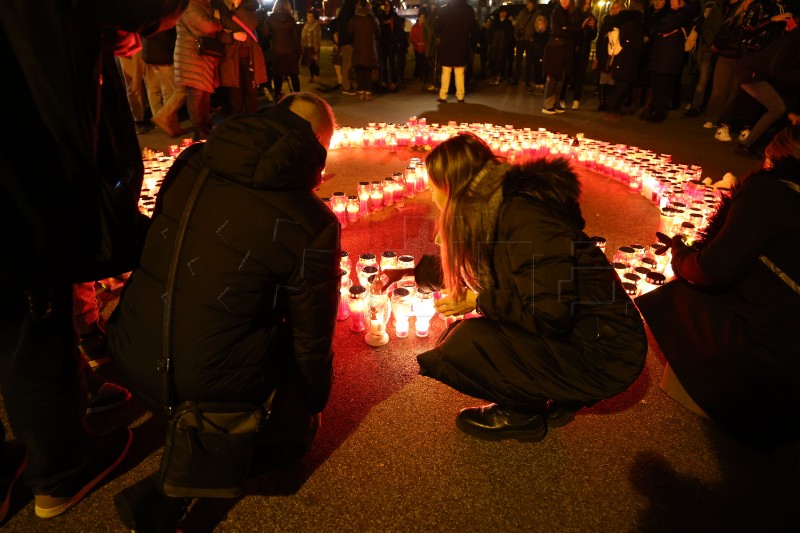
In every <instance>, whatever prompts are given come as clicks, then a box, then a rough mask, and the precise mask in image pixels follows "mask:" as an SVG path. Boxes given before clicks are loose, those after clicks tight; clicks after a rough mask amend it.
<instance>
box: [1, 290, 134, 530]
mask: <svg viewBox="0 0 800 533" xmlns="http://www.w3.org/2000/svg"><path fill="white" fill-rule="evenodd" d="M4 294H5V297H4V298H3V304H2V310H1V311H0V312H1V313H2V315H3V316H2V318H3V320H1V321H0V389H1V390H2V391H3V398H4V402H5V408H6V412H7V414H8V419H9V422H10V424H11V428H12V430H13V432H14V435H15V436H16V438H17V439H18V441H19V442H20V443H21V444H22V445H24V446H25V447H26V448H27V450H28V454H29V462H28V467H27V469H26V471H25V481H26V483H27V485H28V486H29V487H30V488H31V490H32V491H33V493H34V495H35V496H36V498H35V500H36V506H35V507H36V514H37V516H39V517H42V518H50V517H52V516H56V515H58V514H61V513H63V512H64V511H66V510H67V509H69V508H70V507H72V506H73V505H75V504H76V503H78V502H79V501H80V500H81V499H82V498H83V496H84V495H85V494H87V493H88V491H89V490H91V488H92V487H94V486H95V485H97V484H98V483H99V482H100V481H102V479H103V478H104V477H105V476H106V475H107V474H108V473H110V471H111V470H112V469H113V468H114V467H116V465H118V464H119V462H121V461H122V459H123V458H124V457H125V455H126V454H127V450H128V448H129V446H130V437H131V433H130V431H129V430H128V429H127V428H124V429H123V430H122V431H119V432H115V433H114V434H113V435H112V434H109V435H108V436H107V437H108V438H106V437H103V439H102V440H103V442H104V443H105V444H106V445H107V446H106V447H105V448H97V447H96V444H97V443H99V442H100V440H101V439H98V438H95V437H92V436H91V435H89V434H88V433H87V432H86V430H85V429H84V426H83V417H84V413H85V409H86V401H87V396H86V390H85V389H84V386H83V375H82V370H81V367H80V364H79V355H78V351H77V348H76V338H75V330H74V328H73V324H72V284H71V283H67V282H55V283H53V282H46V283H44V282H43V283H33V284H30V285H28V286H27V287H20V286H17V287H8V288H4ZM112 441H113V442H112Z"/></svg>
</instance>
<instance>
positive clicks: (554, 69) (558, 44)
mask: <svg viewBox="0 0 800 533" xmlns="http://www.w3.org/2000/svg"><path fill="white" fill-rule="evenodd" d="M580 31H581V27H580V24H579V22H578V18H577V16H576V15H574V14H571V13H570V12H569V11H567V10H566V9H564V8H563V7H561V5H560V4H559V5H557V6H556V7H555V8H554V9H553V12H552V14H551V15H550V40H548V41H547V46H546V47H545V49H544V60H543V63H542V69H543V73H544V75H545V76H553V77H556V78H559V79H560V78H561V77H563V76H564V75H565V74H571V73H572V64H573V60H574V55H575V54H574V51H575V38H576V36H578V35H579V34H580Z"/></svg>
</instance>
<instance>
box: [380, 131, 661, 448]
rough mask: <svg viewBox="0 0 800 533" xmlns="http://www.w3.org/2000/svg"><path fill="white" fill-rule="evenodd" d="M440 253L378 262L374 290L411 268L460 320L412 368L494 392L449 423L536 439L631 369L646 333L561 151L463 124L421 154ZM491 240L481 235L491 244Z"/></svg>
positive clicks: (489, 434) (612, 389)
mask: <svg viewBox="0 0 800 533" xmlns="http://www.w3.org/2000/svg"><path fill="white" fill-rule="evenodd" d="M425 162H426V166H427V168H428V176H429V183H430V185H431V193H432V199H433V202H434V203H435V204H436V206H437V207H438V208H439V210H440V214H439V219H438V222H437V229H438V230H439V231H438V235H439V240H440V241H441V243H440V249H441V255H440V256H439V257H436V256H430V255H428V256H423V257H422V259H421V260H420V261H419V263H418V264H417V266H416V268H414V269H407V270H406V269H398V270H385V271H383V272H382V273H381V274H380V276H378V278H377V279H376V283H377V285H373V288H374V290H383V289H385V288H387V287H389V286H390V285H391V284H392V283H394V282H396V281H399V280H400V279H401V278H402V277H403V275H406V274H413V275H414V277H415V280H416V282H417V284H418V286H419V287H421V288H424V289H426V290H439V291H441V293H442V297H441V298H439V299H437V300H436V301H435V306H436V310H437V311H438V312H440V313H442V314H443V315H444V316H445V317H458V316H463V315H466V314H468V313H471V312H473V311H475V312H477V313H478V314H479V316H478V317H475V318H469V319H462V320H456V321H455V322H454V323H453V324H451V325H450V326H449V327H448V328H447V329H446V330H445V331H444V333H442V335H441V336H440V337H439V339H438V340H437V342H436V346H435V347H434V348H433V349H431V350H428V351H425V352H423V353H421V354H419V355H417V362H418V363H419V367H420V375H422V376H426V377H429V378H431V379H435V380H438V381H440V382H442V383H444V384H446V385H448V386H450V387H453V388H454V389H456V390H457V391H459V392H461V393H463V394H468V395H470V396H474V397H476V398H480V399H482V400H485V401H488V402H492V403H490V404H489V405H484V406H481V407H469V408H466V409H463V410H462V411H461V412H460V413H459V414H458V416H457V417H456V426H457V427H458V428H459V429H460V430H461V431H463V432H464V433H467V434H468V435H472V436H473V437H476V438H479V439H485V440H501V439H518V440H523V441H534V442H535V441H540V440H542V439H543V438H544V437H545V436H546V435H547V430H548V427H550V428H554V427H559V426H563V425H565V424H568V423H569V422H571V421H572V420H573V418H574V416H575V413H576V412H577V411H579V410H580V409H581V408H582V407H586V406H591V405H593V404H594V403H595V402H598V401H600V400H603V399H606V398H609V397H611V396H614V395H616V394H619V393H621V392H623V391H625V390H626V389H627V388H628V387H629V386H630V385H631V384H632V383H633V382H634V381H635V380H636V378H637V377H638V376H639V374H640V372H641V371H642V368H643V366H644V362H645V357H646V355H647V336H646V335H645V330H644V325H643V323H642V318H641V316H639V312H638V311H637V310H636V308H635V307H634V306H633V303H632V302H631V299H630V297H629V296H628V295H627V294H626V293H625V290H624V289H623V288H622V284H621V282H620V280H619V278H618V277H617V275H616V274H615V272H614V269H613V268H612V267H611V265H610V264H609V262H608V259H606V256H605V255H604V254H603V252H602V250H600V248H598V247H597V246H596V245H595V244H594V243H593V242H592V241H591V239H590V238H589V237H588V236H587V235H586V233H585V232H584V231H583V228H584V225H585V223H584V220H583V216H582V214H581V210H580V205H579V197H580V183H579V180H578V176H577V175H576V174H575V173H574V171H573V170H572V168H571V164H570V162H569V161H568V160H566V159H556V160H550V159H539V160H536V161H533V162H529V163H526V164H522V165H510V164H508V163H507V162H506V161H505V160H504V159H503V158H500V157H497V156H495V155H494V154H493V153H492V149H491V148H490V147H489V146H488V145H487V144H486V143H485V142H484V141H483V140H481V139H479V138H478V137H477V136H475V135H473V134H471V133H462V134H459V135H456V136H454V137H451V138H450V139H448V140H447V141H445V142H443V143H442V144H440V145H438V146H437V147H436V148H434V149H433V151H432V152H431V153H430V155H428V157H427V158H426V161H425ZM487 243H490V245H488V246H487Z"/></svg>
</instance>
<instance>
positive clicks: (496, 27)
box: [487, 6, 514, 85]
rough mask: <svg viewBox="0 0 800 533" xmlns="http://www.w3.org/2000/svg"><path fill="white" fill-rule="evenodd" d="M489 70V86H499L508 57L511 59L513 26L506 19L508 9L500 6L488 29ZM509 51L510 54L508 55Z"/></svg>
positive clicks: (506, 66) (504, 72)
mask: <svg viewBox="0 0 800 533" xmlns="http://www.w3.org/2000/svg"><path fill="white" fill-rule="evenodd" d="M487 33H488V37H489V38H488V41H489V52H488V53H489V70H490V71H491V72H492V81H490V82H489V84H490V85H500V83H501V82H502V81H503V79H504V78H505V76H506V72H507V71H508V63H509V57H513V50H514V25H513V24H512V23H511V19H509V18H508V9H506V8H505V7H503V6H501V7H500V9H499V10H498V12H497V17H496V18H495V19H494V20H492V25H491V27H490V28H489V31H488V32H487ZM509 50H511V52H510V53H509Z"/></svg>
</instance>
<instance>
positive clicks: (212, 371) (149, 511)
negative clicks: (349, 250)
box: [108, 93, 341, 531]
mask: <svg viewBox="0 0 800 533" xmlns="http://www.w3.org/2000/svg"><path fill="white" fill-rule="evenodd" d="M334 128H335V121H334V116H333V111H332V110H331V108H330V106H329V105H328V104H327V103H326V102H325V101H324V100H322V99H321V98H319V97H318V96H316V95H314V94H311V93H291V94H289V95H287V96H285V97H284V98H283V99H281V100H280V101H279V102H278V104H277V105H274V106H269V107H267V108H265V109H263V110H262V111H259V112H257V113H253V114H242V115H236V116H233V117H231V118H229V119H227V120H225V121H223V122H221V123H220V124H219V125H217V126H216V127H215V128H214V130H213V131H212V132H211V134H210V135H209V139H208V141H207V142H206V143H197V144H195V145H193V146H191V147H189V148H187V149H186V150H185V151H184V152H183V153H182V154H181V155H180V156H179V157H178V159H177V160H176V161H175V163H174V164H173V166H172V168H171V169H170V171H169V172H168V173H167V176H166V177H165V178H164V185H163V186H162V188H161V190H160V192H159V195H158V200H157V203H156V210H155V215H154V218H153V221H152V225H151V227H150V230H149V232H148V234H147V239H146V241H145V246H144V251H143V253H142V258H141V267H140V268H138V269H136V270H135V271H134V272H133V273H132V274H131V277H130V280H129V281H128V284H127V285H126V286H125V289H124V291H123V294H122V296H121V297H120V301H119V304H118V306H117V308H116V309H115V311H114V313H113V314H112V316H111V318H110V319H109V322H108V343H109V348H110V351H111V357H112V361H113V362H114V363H115V364H116V366H117V369H118V372H119V376H120V379H121V381H122V382H124V383H125V384H126V385H127V386H128V388H129V389H130V390H131V391H132V392H133V394H134V396H135V397H136V398H138V399H139V400H141V401H142V402H143V403H144V404H145V405H146V406H147V407H148V408H149V409H151V410H152V411H153V412H154V413H156V414H158V415H160V414H162V413H164V412H165V407H166V406H167V405H168V400H169V399H168V398H167V392H166V391H167V387H166V385H165V379H166V378H165V375H164V372H163V370H162V367H163V365H162V364H161V363H160V359H161V358H162V353H163V350H162V346H161V343H162V333H163V332H162V328H163V326H162V317H163V314H164V309H163V308H164V304H163V300H162V294H164V293H165V287H166V282H167V280H166V275H167V271H168V267H169V263H170V260H171V255H172V250H173V247H174V246H175V244H176V241H175V235H176V234H177V233H178V222H179V221H180V219H181V215H182V213H183V210H184V207H185V205H186V204H187V202H188V201H189V200H188V198H189V196H190V191H191V190H192V186H193V184H194V182H195V181H196V180H197V179H198V175H199V174H200V172H201V170H202V169H204V168H208V169H210V172H209V174H208V179H207V181H206V182H205V184H204V185H203V187H202V189H201V190H200V192H199V193H198V195H197V198H196V200H195V201H194V212H193V216H192V218H191V221H190V223H189V225H188V227H187V228H186V235H185V239H184V241H183V250H182V253H181V259H180V263H179V264H180V267H179V268H178V270H177V274H176V279H175V289H176V290H175V294H174V295H173V296H172V300H173V308H174V309H175V312H174V313H173V316H172V332H173V334H172V359H173V360H174V369H175V371H174V390H175V395H176V397H175V398H174V399H173V401H172V403H173V404H178V403H179V402H183V401H186V400H195V401H208V402H244V403H250V404H258V405H260V404H263V403H264V401H265V400H266V399H267V398H268V397H269V395H270V394H271V392H272V391H273V390H275V389H276V388H277V392H276V395H275V399H274V403H273V404H272V413H271V416H270V417H269V419H268V420H267V423H266V424H265V427H264V431H263V435H262V434H260V435H259V437H258V442H257V444H256V451H255V452H254V456H253V462H252V463H251V473H252V472H253V469H254V468H255V469H256V470H260V469H261V468H262V467H264V466H270V463H272V464H273V465H274V463H276V462H277V463H281V462H284V463H285V462H286V461H290V460H294V459H297V458H299V456H301V455H302V454H304V453H305V452H306V451H308V449H309V448H310V446H311V442H312V440H313V438H314V436H315V434H316V432H317V429H318V427H319V421H320V416H319V415H320V413H321V412H322V410H323V409H324V407H325V405H326V403H327V401H328V396H329V393H330V389H331V380H332V373H333V369H332V365H333V350H332V344H333V334H334V328H335V325H336V313H337V308H338V301H339V276H340V268H339V259H340V257H341V246H340V242H339V234H340V226H339V223H338V220H337V219H336V216H335V215H334V214H333V212H331V210H330V209H328V208H327V207H326V206H325V204H324V203H323V202H322V200H321V199H320V198H319V197H318V196H317V195H316V193H315V192H314V191H315V189H316V188H317V187H319V185H320V183H321V182H322V169H323V168H324V167H325V161H326V158H327V148H328V146H329V144H330V140H331V137H332V136H333V131H334ZM262 437H263V438H262ZM160 492H161V491H160V488H159V487H158V485H157V483H155V480H154V478H153V476H151V477H150V478H146V479H145V480H144V481H142V482H140V483H139V484H137V485H134V486H133V487H130V488H128V489H126V490H124V491H123V492H121V493H120V494H118V495H117V496H116V498H115V504H116V506H117V511H118V513H119V515H120V517H121V518H122V520H123V522H124V523H125V525H126V526H127V527H128V528H129V529H135V530H138V531H149V530H151V529H152V528H153V527H154V525H155V524H159V523H168V522H169V523H171V524H172V525H176V523H177V521H178V520H179V519H180V515H181V514H182V512H183V506H184V505H183V504H184V503H185V502H182V501H173V500H177V499H176V498H166V497H165V496H163V495H162V494H161V493H160ZM165 514H168V515H169V516H164V515H165ZM173 530H174V529H173Z"/></svg>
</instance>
